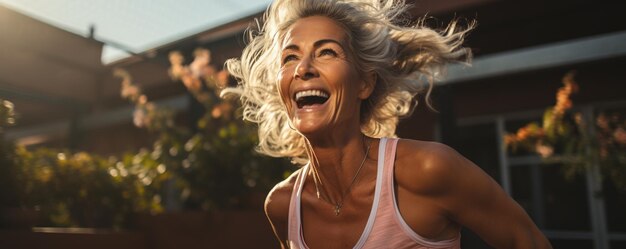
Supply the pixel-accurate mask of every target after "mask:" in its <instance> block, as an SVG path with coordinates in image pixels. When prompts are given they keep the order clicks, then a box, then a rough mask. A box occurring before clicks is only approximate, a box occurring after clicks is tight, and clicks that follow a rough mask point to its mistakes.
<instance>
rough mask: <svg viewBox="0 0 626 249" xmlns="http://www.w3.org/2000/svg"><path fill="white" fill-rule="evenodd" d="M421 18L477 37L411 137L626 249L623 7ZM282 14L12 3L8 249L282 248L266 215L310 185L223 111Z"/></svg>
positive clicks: (600, 242) (2, 11)
mask: <svg viewBox="0 0 626 249" xmlns="http://www.w3.org/2000/svg"><path fill="white" fill-rule="evenodd" d="M408 2H411V3H412V4H413V8H412V9H411V15H412V16H413V17H414V18H419V17H423V16H424V15H428V16H431V18H428V19H426V21H425V22H426V23H427V24H428V25H429V26H430V27H434V28H444V27H445V26H446V24H447V23H448V22H449V21H450V20H453V19H455V18H458V19H460V20H461V23H468V22H469V21H471V20H476V21H477V22H478V26H477V28H476V29H475V30H474V31H472V33H471V34H470V35H469V37H468V39H467V46H469V47H470V48H471V49H472V50H473V52H474V59H473V62H472V66H464V65H452V66H450V67H449V68H448V72H447V77H446V78H444V79H443V80H442V81H441V82H438V83H437V84H436V88H435V92H434V93H433V102H434V106H435V108H436V109H437V110H438V112H433V111H431V110H429V109H428V108H427V107H426V105H423V104H421V105H419V106H418V108H417V110H416V111H415V113H414V114H413V115H412V116H411V117H409V118H406V119H405V120H403V121H402V122H401V123H400V126H399V128H398V135H399V136H400V137H405V138H412V139H421V140H433V141H440V142H443V143H446V144H448V145H450V146H452V147H454V148H455V149H456V150H458V151H459V152H460V153H461V154H463V155H464V156H466V157H468V158H469V159H470V160H472V161H473V162H474V163H476V164H477V165H479V166H480V167H481V168H483V169H484V170H485V171H486V172H487V173H488V174H490V175H491V176H492V177H493V178H494V179H495V180H496V181H497V182H498V183H499V184H500V185H501V186H502V187H503V188H504V189H505V191H506V192H507V193H509V195H511V196H512V197H513V198H514V199H515V200H516V201H518V202H519V203H520V205H521V206H522V207H523V208H524V209H525V210H526V211H527V212H528V213H529V214H530V216H531V217H532V218H533V220H534V221H535V222H536V224H537V225H538V226H539V227H540V228H541V229H542V231H543V232H544V233H545V234H546V236H547V237H548V238H549V239H550V241H551V242H552V243H553V245H554V247H555V248H598V249H607V248H614V249H616V248H626V212H624V210H626V130H625V129H626V118H625V117H626V70H624V68H626V20H625V17H624V15H623V10H624V9H626V8H625V7H626V5H625V4H623V3H620V2H618V1H602V0H601V1H590V0H573V1H564V0H556V1H539V0H529V1H503V0H446V1H441V0H440V1H437V0H412V1H408ZM269 3H270V1H269V0H254V1H252V0H227V1H191V0H189V1H176V2H174V1H148V0H136V1H121V0H109V1H104V0H91V1H78V0H54V1H41V0H0V139H1V140H0V248H120V249H121V248H145V249H152V248H276V247H277V243H276V242H275V239H274V237H273V235H272V232H271V229H270V226H269V224H268V223H267V221H266V218H265V216H264V214H263V208H262V207H263V200H264V198H265V195H266V194H267V191H268V190H269V189H270V188H271V187H272V186H273V185H274V184H275V183H276V182H278V181H280V180H281V179H283V178H284V177H285V176H287V175H289V174H290V173H291V172H293V171H294V170H295V169H296V168H295V167H294V166H293V165H292V164H290V162H289V161H288V160H286V159H273V158H268V157H263V156H260V155H258V154H256V153H255V152H254V145H255V143H256V141H257V137H256V133H255V127H254V125H251V124H249V123H246V122H243V121H241V120H240V117H241V115H240V110H239V109H238V103H237V102H236V101H234V100H224V99H220V98H218V95H219V91H220V89H221V88H223V87H225V86H229V85H235V84H236V82H234V79H232V78H230V77H229V75H228V73H226V72H225V71H224V70H223V63H224V61H225V60H226V59H228V58H233V57H238V56H240V54H241V50H242V48H243V47H244V46H245V38H244V31H245V30H246V28H248V27H249V25H250V24H251V23H252V22H253V21H254V19H255V18H259V17H260V16H261V15H262V12H263V11H264V10H265V8H266V7H267V5H268V4H269ZM420 100H421V101H420V103H424V100H423V99H420ZM462 246H463V248H489V247H488V246H487V245H485V244H484V242H482V241H481V240H480V239H479V238H478V237H476V236H475V235H473V234H472V233H471V232H469V231H463V235H462Z"/></svg>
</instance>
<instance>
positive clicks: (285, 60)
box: [283, 54, 298, 64]
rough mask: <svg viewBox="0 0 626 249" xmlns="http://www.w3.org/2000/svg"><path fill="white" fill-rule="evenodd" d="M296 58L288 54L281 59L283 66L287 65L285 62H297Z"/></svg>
mask: <svg viewBox="0 0 626 249" xmlns="http://www.w3.org/2000/svg"><path fill="white" fill-rule="evenodd" d="M297 59H298V56H296V55H295V54H290V55H287V56H285V58H283V64H287V62H290V61H292V60H297Z"/></svg>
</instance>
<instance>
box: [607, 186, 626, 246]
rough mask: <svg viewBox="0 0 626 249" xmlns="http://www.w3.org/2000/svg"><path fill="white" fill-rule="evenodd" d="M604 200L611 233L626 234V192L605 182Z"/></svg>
mask: <svg viewBox="0 0 626 249" xmlns="http://www.w3.org/2000/svg"><path fill="white" fill-rule="evenodd" d="M604 198H605V199H604V201H605V210H606V221H607V226H608V229H609V232H613V233H615V232H622V233H623V232H626V211H625V210H626V191H624V190H619V189H617V188H615V186H614V185H613V184H612V183H610V182H608V181H606V180H605V181H604ZM615 248H626V247H615Z"/></svg>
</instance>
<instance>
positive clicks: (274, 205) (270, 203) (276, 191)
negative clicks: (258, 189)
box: [265, 168, 302, 226]
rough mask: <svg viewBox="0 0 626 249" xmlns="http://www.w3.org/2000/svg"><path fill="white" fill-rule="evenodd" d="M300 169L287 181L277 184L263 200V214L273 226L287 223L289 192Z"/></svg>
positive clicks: (291, 190)
mask: <svg viewBox="0 0 626 249" xmlns="http://www.w3.org/2000/svg"><path fill="white" fill-rule="evenodd" d="M301 172H302V168H300V169H298V170H296V171H295V172H294V173H292V174H291V175H290V176H289V177H287V179H285V180H283V181H281V182H279V183H278V184H276V185H275V186H274V188H272V190H271V191H270V192H269V194H268V195H267V197H266V198H265V213H266V214H267V217H268V218H269V219H270V221H271V222H272V224H273V225H279V226H280V225H282V223H285V224H286V222H287V217H288V215H289V202H290V200H291V192H293V186H294V184H295V183H296V179H297V178H298V176H299V175H300V173H301Z"/></svg>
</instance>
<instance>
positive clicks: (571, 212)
mask: <svg viewBox="0 0 626 249" xmlns="http://www.w3.org/2000/svg"><path fill="white" fill-rule="evenodd" d="M560 169H561V167H559V165H544V166H542V167H541V174H542V178H543V179H542V184H543V187H544V189H543V192H542V194H543V202H544V207H545V227H546V229H551V230H558V229H563V230H575V231H589V230H591V225H590V223H591V222H590V218H589V205H588V202H587V186H586V180H585V176H584V175H577V176H574V177H573V178H572V179H565V177H564V174H563V172H562V171H561V170H560Z"/></svg>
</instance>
